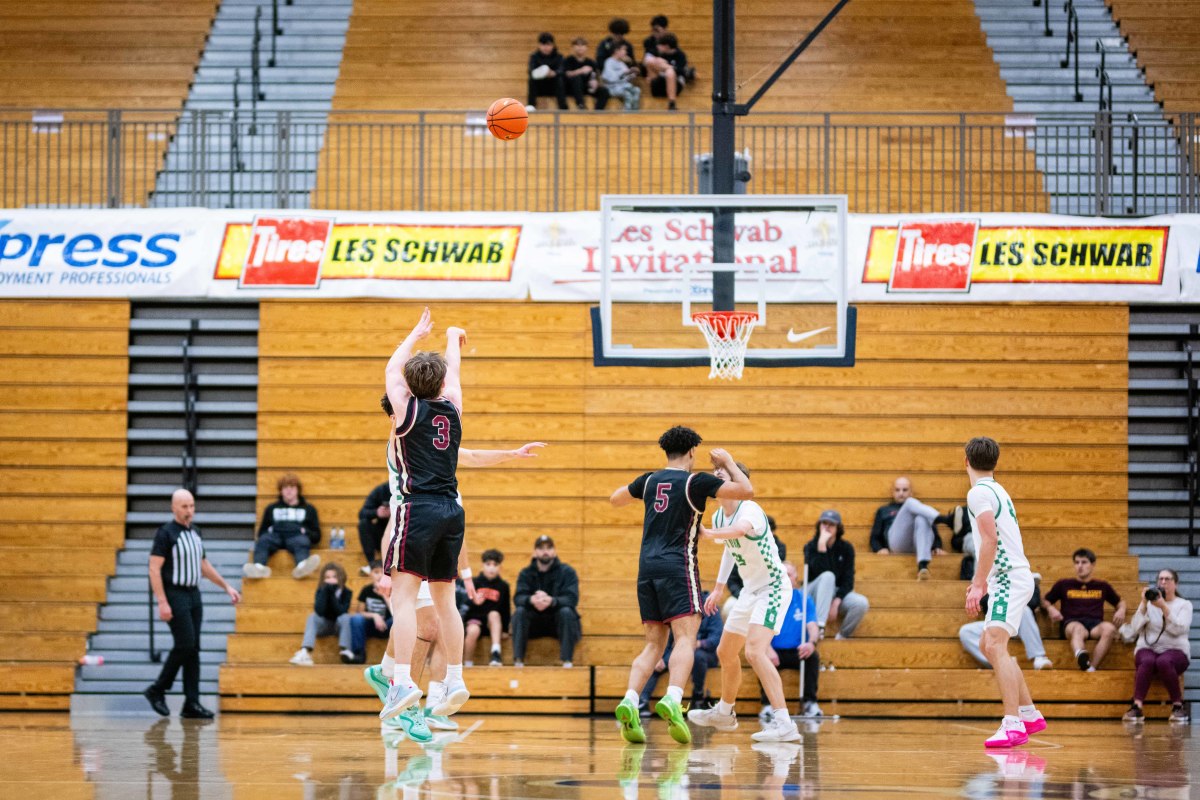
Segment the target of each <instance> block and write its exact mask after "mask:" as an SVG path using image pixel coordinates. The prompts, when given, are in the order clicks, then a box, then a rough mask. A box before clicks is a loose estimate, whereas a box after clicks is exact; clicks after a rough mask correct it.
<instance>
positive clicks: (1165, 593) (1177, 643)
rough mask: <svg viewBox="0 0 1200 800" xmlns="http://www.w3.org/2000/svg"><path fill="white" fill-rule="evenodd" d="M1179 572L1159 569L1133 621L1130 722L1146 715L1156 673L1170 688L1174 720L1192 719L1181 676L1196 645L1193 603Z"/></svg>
mask: <svg viewBox="0 0 1200 800" xmlns="http://www.w3.org/2000/svg"><path fill="white" fill-rule="evenodd" d="M1178 589H1179V573H1177V572H1176V571H1175V570H1173V569H1163V570H1159V571H1158V580H1157V582H1156V584H1155V585H1154V586H1148V587H1146V591H1145V592H1144V593H1143V594H1142V601H1141V603H1139V604H1138V608H1137V611H1135V612H1134V614H1133V620H1132V622H1131V623H1130V624H1131V625H1132V626H1133V632H1134V633H1135V634H1136V635H1137V646H1136V647H1135V648H1134V651H1133V660H1134V664H1135V665H1136V672H1135V673H1134V679H1133V704H1132V705H1131V706H1130V707H1129V710H1128V711H1127V712H1125V719H1126V720H1127V721H1129V722H1142V721H1143V720H1144V719H1145V715H1144V713H1143V711H1142V705H1143V704H1144V703H1145V702H1146V694H1147V693H1148V692H1149V691H1150V682H1151V681H1152V680H1154V676H1155V675H1158V679H1159V680H1160V681H1161V682H1162V685H1163V686H1164V687H1165V688H1166V690H1167V695H1168V696H1169V697H1170V698H1171V706H1172V708H1171V721H1172V722H1184V723H1186V722H1189V721H1190V719H1189V717H1188V712H1187V709H1186V707H1185V706H1184V705H1183V690H1182V689H1181V688H1180V682H1179V679H1180V676H1182V675H1183V673H1184V672H1185V671H1186V670H1187V668H1188V661H1189V660H1190V656H1191V652H1192V645H1191V643H1190V642H1189V641H1188V631H1190V630H1191V627H1192V603H1191V601H1189V600H1185V599H1184V598H1182V597H1180V596H1179V595H1178V594H1177V592H1178Z"/></svg>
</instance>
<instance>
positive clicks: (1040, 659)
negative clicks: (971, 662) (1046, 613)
mask: <svg viewBox="0 0 1200 800" xmlns="http://www.w3.org/2000/svg"><path fill="white" fill-rule="evenodd" d="M1033 586H1034V589H1033V596H1032V597H1031V598H1029V605H1028V607H1026V608H1025V610H1024V611H1022V612H1021V624H1020V626H1018V628H1017V635H1018V636H1020V637H1021V643H1022V644H1023V645H1025V657H1026V658H1028V659H1029V660H1030V661H1032V662H1033V668H1034V669H1049V668H1050V667H1052V666H1053V665H1054V662H1052V661H1051V660H1050V659H1048V658H1046V645H1045V644H1043V643H1042V633H1041V631H1039V630H1038V624H1037V618H1036V617H1034V615H1033V612H1035V611H1037V609H1038V606H1040V605H1041V594H1040V592H1039V591H1038V582H1037V581H1035V582H1034V584H1033ZM987 602H988V596H987V595H986V594H985V595H984V596H983V599H982V600H981V601H980V602H979V607H980V609H981V612H980V613H981V614H982V615H983V617H985V618H986V617H987ZM982 638H983V620H982V619H979V620H975V621H974V622H968V623H967V624H966V625H963V626H962V627H961V628H959V629H958V640H959V641H960V642H962V646H963V649H964V650H966V651H967V655H969V656H971V658H973V659H975V660H976V661H978V662H979V665H980V666H981V667H983V668H984V669H991V668H992V665H991V663H989V662H988V660H987V657H986V656H985V655H984V654H983V651H982V650H980V649H979V640H980V639H982Z"/></svg>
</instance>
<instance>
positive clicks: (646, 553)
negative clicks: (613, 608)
mask: <svg viewBox="0 0 1200 800" xmlns="http://www.w3.org/2000/svg"><path fill="white" fill-rule="evenodd" d="M724 483H725V482H724V481H723V480H721V479H720V478H718V477H717V476H715V475H713V474H711V473H708V472H696V473H691V472H687V471H685V470H682V469H660V470H658V471H657V472H647V473H646V474H644V475H639V476H638V477H637V478H636V479H635V480H634V481H633V483H631V484H629V493H630V494H631V495H633V496H634V497H638V498H641V500H642V502H643V503H645V506H646V516H645V519H644V522H643V524H642V552H641V556H640V558H639V562H638V575H639V576H642V577H651V576H664V577H671V576H675V575H679V576H682V575H685V574H687V573H690V572H692V571H694V570H695V569H696V566H697V562H696V547H697V540H698V539H699V534H700V520H701V518H702V517H703V516H704V504H705V502H706V501H707V500H708V498H710V497H715V496H716V494H717V489H719V488H721V485H722V484H724Z"/></svg>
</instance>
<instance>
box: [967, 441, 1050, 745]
mask: <svg viewBox="0 0 1200 800" xmlns="http://www.w3.org/2000/svg"><path fill="white" fill-rule="evenodd" d="M966 455H967V457H966V465H967V475H968V476H969V477H970V479H971V490H970V491H969V492H967V511H968V513H969V514H970V515H971V521H972V525H971V536H972V537H974V539H975V552H976V553H977V554H978V555H977V557H976V562H975V577H974V579H973V580H972V581H971V587H970V588H969V589H968V590H967V613H968V614H970V615H971V616H979V604H980V600H981V599H982V598H983V595H984V594H985V593H986V594H987V595H988V596H989V597H990V601H989V602H990V605H989V608H988V613H987V620H986V621H985V622H984V623H983V638H982V639H981V640H980V642H979V649H980V650H982V651H983V653H984V655H986V656H987V659H988V661H989V662H990V663H991V665H992V671H993V672H994V674H995V675H996V682H997V683H998V684H999V685H1000V698H1001V701H1002V702H1003V703H1004V719H1003V720H1002V721H1001V723H1000V728H999V730H997V731H996V732H995V733H994V734H992V735H991V736H990V737H989V738H988V739H987V740H986V741H985V742H984V746H986V747H1016V746H1017V745H1022V744H1025V742H1027V741H1029V735H1030V734H1033V733H1037V732H1038V731H1042V730H1045V729H1046V720H1045V719H1043V718H1042V715H1041V713H1040V712H1039V711H1038V710H1037V708H1036V707H1035V706H1034V705H1033V698H1032V696H1030V694H1029V687H1028V686H1026V685H1025V676H1024V675H1022V674H1021V668H1020V666H1018V665H1017V660H1016V659H1015V658H1013V657H1012V656H1010V655H1009V654H1008V640H1009V638H1011V637H1012V636H1015V635H1016V633H1017V628H1018V627H1019V626H1020V624H1021V614H1022V612H1023V611H1024V609H1025V606H1026V605H1028V603H1029V600H1030V598H1031V597H1033V573H1032V572H1031V571H1030V569H1029V561H1028V559H1026V558H1025V547H1024V543H1023V542H1022V541H1021V529H1020V527H1019V526H1018V525H1017V510H1016V509H1015V508H1014V507H1013V502H1012V498H1011V497H1009V496H1008V492H1006V491H1005V490H1004V487H1003V486H1001V485H1000V484H998V483H996V478H995V477H994V476H993V472H994V471H995V469H996V462H997V461H999V460H1000V445H998V444H996V442H995V441H994V440H992V439H989V438H987V437H985V436H977V437H976V438H974V439H972V440H971V441H969V442H967V446H966Z"/></svg>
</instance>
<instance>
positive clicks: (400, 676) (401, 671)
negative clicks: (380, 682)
mask: <svg viewBox="0 0 1200 800" xmlns="http://www.w3.org/2000/svg"><path fill="white" fill-rule="evenodd" d="M412 682H413V681H412V664H397V665H396V672H395V674H393V676H392V684H393V685H396V684H399V685H400V686H410V685H411V684H412Z"/></svg>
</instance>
